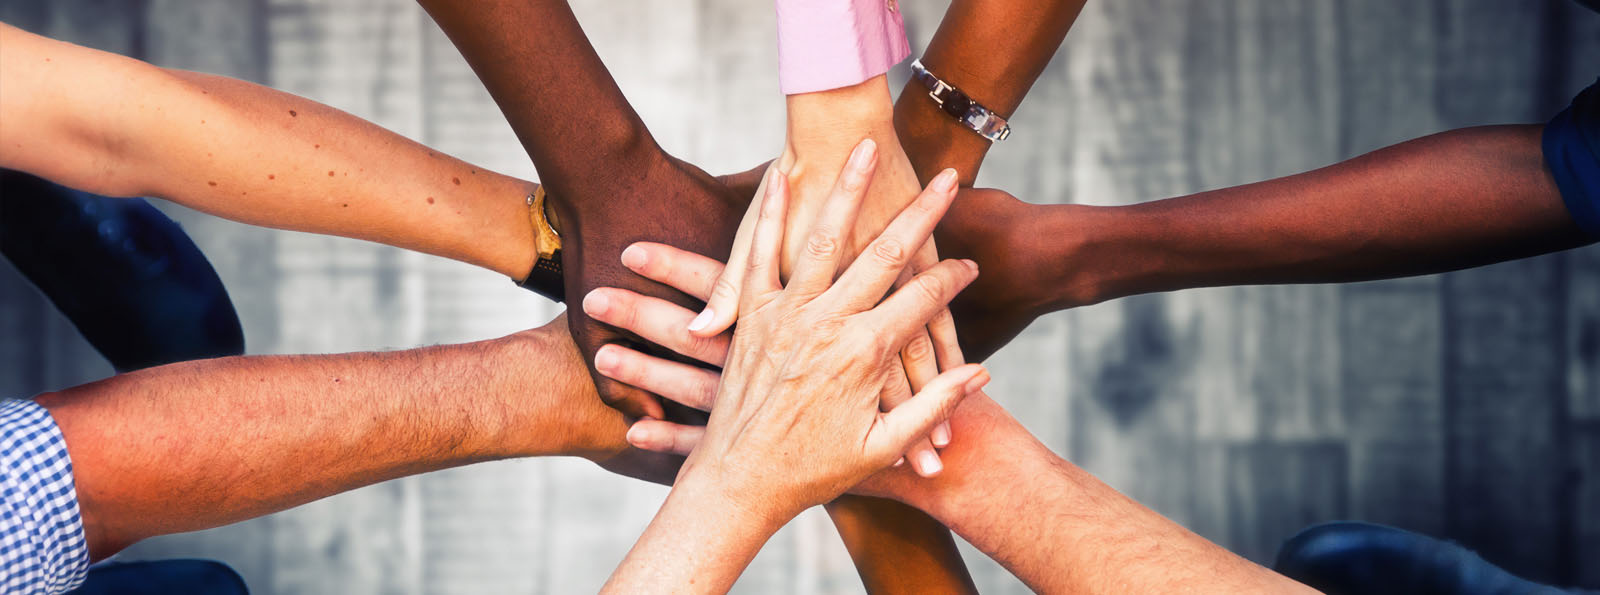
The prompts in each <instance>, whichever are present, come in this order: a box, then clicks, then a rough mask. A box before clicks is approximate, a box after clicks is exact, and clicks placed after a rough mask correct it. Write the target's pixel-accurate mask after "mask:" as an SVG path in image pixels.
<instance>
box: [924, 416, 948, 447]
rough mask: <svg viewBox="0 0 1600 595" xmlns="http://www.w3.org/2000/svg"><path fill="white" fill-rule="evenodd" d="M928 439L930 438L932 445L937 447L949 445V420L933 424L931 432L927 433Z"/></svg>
mask: <svg viewBox="0 0 1600 595" xmlns="http://www.w3.org/2000/svg"><path fill="white" fill-rule="evenodd" d="M928 439H929V440H932V441H933V445H934V446H937V447H939V448H944V447H946V446H950V422H944V423H941V424H939V425H937V426H934V428H933V432H931V433H930V434H929V435H928Z"/></svg>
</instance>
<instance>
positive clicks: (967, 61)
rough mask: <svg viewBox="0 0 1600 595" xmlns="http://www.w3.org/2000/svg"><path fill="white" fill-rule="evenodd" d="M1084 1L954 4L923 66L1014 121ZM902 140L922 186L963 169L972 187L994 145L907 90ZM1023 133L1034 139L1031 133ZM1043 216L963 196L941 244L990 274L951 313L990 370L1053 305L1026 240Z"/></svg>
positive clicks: (945, 224)
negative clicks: (993, 358)
mask: <svg viewBox="0 0 1600 595" xmlns="http://www.w3.org/2000/svg"><path fill="white" fill-rule="evenodd" d="M1083 5H1084V0H1053V1H1034V0H955V1H954V2H951V3H950V8H949V10H947V11H946V12H945V16H944V20H943V21H942V22H940V23H939V29H938V30H937V31H936V32H935V33H934V35H933V39H932V41H930V42H929V43H928V48H927V51H926V52H924V53H923V55H922V58H921V59H922V63H923V65H924V66H927V67H928V70H930V71H931V72H933V73H934V74H935V75H937V76H939V77H940V78H941V79H943V80H944V81H946V82H948V83H950V84H952V85H955V86H956V87H958V88H960V89H961V90H962V91H963V92H964V93H966V94H967V95H968V96H969V97H971V98H972V99H973V100H974V101H977V102H978V103H980V104H982V105H983V106H985V107H988V108H989V109H991V110H994V111H995V112H996V113H998V114H1000V115H1001V116H1004V117H1006V118H1010V117H1012V116H1013V115H1015V114H1016V111H1017V108H1018V106H1020V105H1022V99H1023V97H1024V96H1026V95H1027V94H1028V90H1029V89H1031V88H1033V83H1034V82H1035V81H1037V80H1038V79H1039V75H1040V74H1041V73H1043V72H1044V69H1045V66H1046V65H1047V64H1049V63H1050V59H1051V58H1052V57H1054V56H1055V53H1056V49H1057V48H1059V47H1061V42H1062V40H1063V39H1065V38H1066V35H1067V30H1068V29H1070V28H1071V27H1072V23H1073V21H1075V20H1077V18H1078V13H1079V11H1081V10H1082V9H1083ZM894 126H895V133H896V134H897V135H898V136H899V138H900V141H901V144H902V146H903V147H904V149H905V153H906V156H907V157H909V158H910V159H911V166H912V168H913V169H915V170H916V175H917V178H918V180H919V181H921V182H922V183H923V184H927V183H928V182H929V181H930V180H932V179H933V177H934V176H935V175H938V173H939V172H940V171H942V170H944V169H945V168H954V169H955V170H956V172H957V173H958V174H959V175H960V185H961V186H962V187H970V186H971V185H972V184H973V182H974V181H975V180H976V179H977V176H978V168H979V167H980V166H982V165H983V159H984V157H985V156H986V155H987V154H988V152H989V147H990V146H991V145H992V143H990V142H989V141H988V140H987V139H985V138H983V137H981V136H978V135H977V134H975V133H973V132H972V131H971V130H969V129H967V128H966V127H964V126H962V125H961V124H960V123H958V122H956V121H955V119H954V118H951V117H950V115H949V114H946V113H944V112H942V111H939V107H938V105H937V104H935V103H934V102H933V100H932V99H930V98H929V97H928V93H927V91H926V90H925V89H924V88H923V87H922V86H921V85H919V84H918V83H916V82H915V81H911V82H908V83H907V85H906V87H905V89H904V90H903V91H902V92H901V94H900V99H899V100H898V101H896V102H895V105H894ZM1018 134H1027V131H1026V129H1023V130H1019V132H1018ZM1038 208H1039V207H1037V206H1035V205H1030V204H1028V203H1025V202H1022V201H1020V200H1017V199H1016V198H1014V197H1012V196H1011V195H1009V194H1006V193H1005V192H1001V191H998V190H972V189H968V190H964V191H962V194H961V195H960V196H959V197H957V198H956V201H955V203H954V204H953V205H952V206H951V207H950V212H949V213H948V214H947V215H946V216H945V218H944V220H943V221H941V222H940V224H939V228H938V230H937V231H936V232H935V234H934V239H935V241H936V242H937V243H938V245H939V252H940V255H941V256H944V257H946V258H970V259H973V260H975V261H977V262H978V264H979V265H980V266H982V267H983V271H984V274H982V275H980V276H979V277H978V281H977V282H976V283H974V284H973V286H972V289H970V290H969V291H965V292H962V294H961V296H960V297H958V298H957V299H956V301H955V303H953V304H951V305H950V311H951V314H952V315H954V316H955V319H956V326H957V328H958V329H959V330H960V337H961V347H962V351H963V353H965V355H966V356H967V359H968V360H969V361H983V359H985V358H987V357H989V356H990V355H993V354H994V352H995V351H996V350H998V349H1000V347H1001V346H1003V345H1005V344H1006V343H1007V342H1009V341H1010V340H1011V339H1012V338H1014V337H1016V335H1017V333H1019V332H1021V331H1022V329H1023V328H1025V327H1027V325H1028V324H1029V323H1031V322H1033V319H1034V318H1036V317H1038V316H1039V315H1040V314H1041V313H1043V311H1042V310H1041V309H1040V306H1041V305H1042V303H1043V302H1044V301H1046V300H1047V299H1048V294H1046V293H1044V292H1043V291H1041V290H1043V289H1045V288H1046V287H1045V286H1043V285H1040V284H1039V283H1040V282H1042V281H1043V280H1044V279H1043V276H1042V275H1040V274H1038V271H1037V270H1036V268H1035V266H1036V265H1037V263H1036V262H1031V261H1032V260H1033V258H1032V256H1033V255H1035V254H1040V252H1038V250H1037V248H1036V247H1034V246H1031V245H1029V242H1031V241H1033V239H1034V238H1029V237H1027V236H1026V234H1021V233H1017V230H1019V229H1023V227H1022V226H1024V225H1026V224H1027V221H1028V217H1031V216H1033V215H1034V214H1035V212H1036V210H1037V209H1038Z"/></svg>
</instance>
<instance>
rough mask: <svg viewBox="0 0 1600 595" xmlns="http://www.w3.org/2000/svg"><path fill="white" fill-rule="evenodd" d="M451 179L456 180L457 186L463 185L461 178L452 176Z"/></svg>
mask: <svg viewBox="0 0 1600 595" xmlns="http://www.w3.org/2000/svg"><path fill="white" fill-rule="evenodd" d="M450 181H452V182H455V183H456V185H457V186H460V185H461V178H450Z"/></svg>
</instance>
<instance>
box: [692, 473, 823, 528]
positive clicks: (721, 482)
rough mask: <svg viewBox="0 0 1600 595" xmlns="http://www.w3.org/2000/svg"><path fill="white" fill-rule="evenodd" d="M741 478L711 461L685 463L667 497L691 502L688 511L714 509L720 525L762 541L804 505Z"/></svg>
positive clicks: (796, 513) (797, 512) (798, 512)
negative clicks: (737, 529) (745, 532)
mask: <svg viewBox="0 0 1600 595" xmlns="http://www.w3.org/2000/svg"><path fill="white" fill-rule="evenodd" d="M745 479H746V478H745V477H743V476H741V475H738V474H733V473H729V472H726V471H725V470H724V469H722V468H721V466H719V465H716V464H715V463H712V464H710V465H707V464H705V463H702V464H698V465H696V464H692V463H687V464H685V465H684V467H683V472H682V473H681V474H679V476H678V480H677V481H676V482H673V487H672V493H671V494H669V496H668V499H669V501H670V500H671V499H673V498H677V499H679V500H680V501H682V502H684V503H685V505H686V506H689V505H688V504H687V503H689V502H693V505H692V506H690V510H699V511H707V510H714V511H717V517H718V519H719V522H720V523H722V524H723V525H724V526H727V527H738V528H740V529H741V530H743V531H747V532H749V534H750V535H753V536H758V537H759V538H760V540H761V541H762V542H765V541H766V538H768V537H771V536H772V534H774V533H777V532H778V529H781V528H783V525H784V524H785V523H788V522H789V519H792V518H794V517H795V516H796V515H798V514H800V512H801V511H803V510H805V508H806V506H805V505H804V504H795V503H791V502H789V501H788V499H787V498H785V497H784V495H783V494H779V493H772V490H771V487H770V486H754V485H747V484H748V483H749V482H748V481H745Z"/></svg>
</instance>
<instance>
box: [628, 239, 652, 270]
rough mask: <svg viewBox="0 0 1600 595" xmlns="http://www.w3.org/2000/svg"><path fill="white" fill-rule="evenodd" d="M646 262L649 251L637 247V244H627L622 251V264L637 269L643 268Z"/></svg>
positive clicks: (648, 257)
mask: <svg viewBox="0 0 1600 595" xmlns="http://www.w3.org/2000/svg"><path fill="white" fill-rule="evenodd" d="M648 262H650V253H649V252H648V251H646V250H645V249H644V248H641V247H639V245H638V244H633V245H631V246H628V248H627V249H626V250H623V251H622V265H623V266H625V267H628V268H630V269H634V270H638V269H642V268H644V265H645V263H648Z"/></svg>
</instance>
